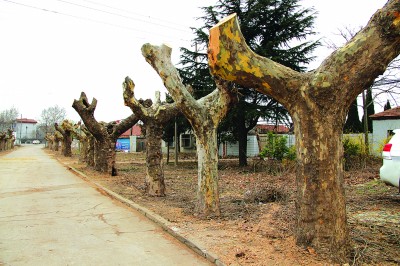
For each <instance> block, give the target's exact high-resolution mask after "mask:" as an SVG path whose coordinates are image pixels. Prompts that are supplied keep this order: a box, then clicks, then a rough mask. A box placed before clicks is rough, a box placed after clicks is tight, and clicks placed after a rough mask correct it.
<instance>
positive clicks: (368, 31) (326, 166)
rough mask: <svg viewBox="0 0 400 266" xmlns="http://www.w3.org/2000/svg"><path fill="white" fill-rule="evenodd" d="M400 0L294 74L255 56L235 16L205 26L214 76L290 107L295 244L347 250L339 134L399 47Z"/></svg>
mask: <svg viewBox="0 0 400 266" xmlns="http://www.w3.org/2000/svg"><path fill="white" fill-rule="evenodd" d="M399 13H400V4H399V0H389V1H388V2H387V4H386V5H385V7H384V8H382V9H380V10H378V11H377V13H376V14H375V15H374V16H373V17H372V19H371V20H370V21H369V23H368V25H367V26H366V27H365V28H363V29H362V30H361V31H360V32H359V33H358V34H357V35H356V36H354V38H352V39H351V40H350V41H349V42H348V43H347V44H346V45H344V46H343V47H342V48H340V49H338V50H337V51H335V52H334V53H332V54H331V55H330V56H329V57H328V58H327V59H326V60H325V61H324V62H323V63H322V64H321V66H320V67H318V68H317V69H316V70H314V71H312V72H308V73H299V72H296V71H294V70H292V69H289V68H287V67H285V66H282V65H280V64H278V63H276V62H273V61H272V60H270V59H267V58H263V57H261V56H258V55H256V54H255V53H254V52H253V51H251V50H250V49H249V47H248V46H247V45H246V44H245V40H244V38H243V35H242V34H241V32H240V29H239V24H238V21H237V19H236V15H231V16H228V17H227V18H225V19H223V20H221V22H220V23H218V24H217V25H216V26H215V27H213V28H212V29H211V30H210V41H209V53H208V58H209V65H210V71H211V73H212V74H213V75H216V76H218V77H221V78H224V79H226V80H230V81H233V82H235V83H237V84H239V85H242V86H245V87H247V88H255V89H257V91H259V92H261V93H263V94H266V95H269V96H272V97H274V98H275V99H276V100H277V101H278V102H280V103H282V104H283V105H284V106H285V107H286V108H287V110H288V111H289V112H290V114H291V117H292V119H293V122H294V130H295V134H296V148H297V158H298V173H297V190H298V197H297V211H298V219H297V231H296V239H297V243H298V244H300V245H302V246H311V247H314V248H315V249H316V251H317V253H320V254H325V255H327V256H329V257H330V258H332V260H334V261H335V262H340V263H344V262H346V260H347V256H348V255H349V250H350V249H349V242H348V231H347V225H346V204H345V196H344V188H343V162H342V159H343V148H342V146H341V145H342V144H341V133H342V129H343V125H344V122H345V116H346V114H347V110H348V109H349V107H350V105H351V104H352V102H353V101H354V99H355V98H356V97H357V95H358V94H359V93H361V90H362V89H363V88H366V87H369V86H370V85H371V84H372V83H373V81H374V79H375V78H376V77H377V76H379V75H380V74H382V73H383V72H384V70H385V67H386V66H387V65H388V64H389V63H390V62H391V61H392V60H393V59H394V58H395V57H396V56H397V55H399V53H400V45H399V43H400V20H399V16H398V14H399Z"/></svg>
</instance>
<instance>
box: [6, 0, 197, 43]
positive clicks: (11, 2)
mask: <svg viewBox="0 0 400 266" xmlns="http://www.w3.org/2000/svg"><path fill="white" fill-rule="evenodd" d="M2 1H3V2H7V3H10V4H15V5H20V6H24V7H27V8H32V9H36V10H40V11H43V12H49V13H53V14H55V15H61V16H66V17H71V18H75V19H79V20H85V21H90V22H94V23H99V24H105V25H108V26H113V27H116V28H122V29H126V30H131V31H136V32H140V33H145V34H151V35H157V36H163V37H167V38H170V39H169V40H173V39H171V36H169V35H163V34H159V33H152V32H148V31H144V30H140V29H136V28H132V27H128V26H123V25H119V24H114V23H109V22H105V21H101V20H97V19H91V18H88V17H81V16H77V15H72V14H67V13H63V12H60V11H56V10H51V9H47V8H42V7H37V6H33V5H28V4H23V3H19V2H15V1H12V0H2ZM57 1H59V0H57ZM60 1H61V0H60ZM62 2H64V1H62ZM136 38H138V39H143V40H145V38H144V37H136ZM178 40H181V41H189V40H186V39H182V38H179V39H178Z"/></svg>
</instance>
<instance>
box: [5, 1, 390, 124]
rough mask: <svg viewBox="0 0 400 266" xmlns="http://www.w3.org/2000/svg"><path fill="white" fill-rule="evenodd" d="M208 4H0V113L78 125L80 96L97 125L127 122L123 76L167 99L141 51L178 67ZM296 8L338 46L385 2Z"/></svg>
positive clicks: (140, 93)
mask: <svg viewBox="0 0 400 266" xmlns="http://www.w3.org/2000/svg"><path fill="white" fill-rule="evenodd" d="M215 2H216V0H215V1H214V0H169V1H161V0H146V1H129V0H90V1H89V0H79V1H78V0H0V36H1V38H0V111H2V110H5V109H9V108H10V107H12V106H14V107H16V108H17V109H18V110H19V112H20V113H21V114H22V116H23V117H26V118H33V119H36V120H40V114H41V111H42V110H43V109H45V108H48V107H51V106H54V105H56V104H57V105H59V106H60V107H64V108H65V109H66V111H67V118H69V119H72V120H74V121H78V120H79V116H78V114H77V113H76V112H75V110H74V109H73V108H72V107H71V105H72V102H73V100H74V99H78V98H79V96H80V93H81V91H84V92H85V93H86V95H87V96H88V98H89V100H91V99H92V98H93V97H95V98H96V99H97V100H98V103H97V108H96V111H95V117H96V118H97V120H99V121H100V120H103V121H111V120H118V119H123V118H125V117H127V116H128V115H130V114H131V111H130V109H129V108H128V107H125V106H124V104H123V99H122V86H121V84H122V82H123V80H124V78H125V76H130V77H131V78H132V79H133V81H134V82H135V83H136V89H135V91H136V97H137V98H140V97H141V98H153V96H154V92H155V91H156V90H159V91H161V92H162V94H164V92H166V90H165V88H164V87H163V84H162V82H161V80H160V78H159V77H158V75H157V74H156V72H155V71H154V70H153V69H152V68H151V67H150V65H148V64H147V63H146V62H145V60H144V58H143V57H142V55H141V52H140V48H141V46H142V45H143V44H144V43H147V42H148V43H152V44H156V45H159V44H161V43H167V44H169V45H170V46H171V47H172V48H173V55H172V57H173V62H174V63H178V61H179V54H180V51H179V47H186V48H190V40H191V39H192V38H193V35H192V33H191V31H190V29H189V28H190V27H193V26H195V27H197V26H199V25H201V22H199V21H196V20H195V18H197V17H199V16H202V15H203V14H202V12H201V10H200V9H199V7H201V6H207V5H213V4H214V3H215ZM17 3H18V4H17ZM71 3H73V4H71ZM301 3H302V5H304V6H306V7H312V6H313V7H315V9H316V10H317V11H318V16H317V19H316V21H315V31H317V32H319V35H318V37H320V38H327V39H331V40H332V39H335V38H337V42H341V38H340V37H337V36H336V35H335V33H337V32H338V29H340V28H343V27H345V26H348V27H350V28H357V27H359V26H363V25H366V24H367V22H368V20H369V19H370V17H371V16H372V14H373V13H374V12H375V11H376V10H377V9H379V8H380V7H382V6H383V5H384V4H385V3H386V0H336V1H321V0H303V1H301ZM98 4H101V5H98ZM79 5H80V6H79ZM28 6H29V7H28ZM83 6H85V7H90V8H91V9H89V8H85V7H83ZM107 6H108V7H107ZM111 7H112V8H111ZM93 9H98V10H97V11H96V10H93ZM45 10H47V11H45ZM99 10H101V11H99ZM54 11H55V12H54ZM56 12H58V13H56ZM115 14H118V15H115ZM330 52H331V51H329V50H327V49H326V48H320V49H318V50H317V51H316V52H315V55H317V56H318V59H317V60H316V61H315V62H314V63H313V64H311V66H310V67H311V68H315V67H316V66H318V65H319V64H320V63H321V61H322V60H323V59H324V58H325V57H326V56H327V55H329V53H330ZM376 111H379V109H378V110H376Z"/></svg>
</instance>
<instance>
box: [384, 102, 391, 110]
mask: <svg viewBox="0 0 400 266" xmlns="http://www.w3.org/2000/svg"><path fill="white" fill-rule="evenodd" d="M389 109H392V107H391V106H390V102H389V100H387V102H386V104H385V106H384V107H383V111H386V110H389Z"/></svg>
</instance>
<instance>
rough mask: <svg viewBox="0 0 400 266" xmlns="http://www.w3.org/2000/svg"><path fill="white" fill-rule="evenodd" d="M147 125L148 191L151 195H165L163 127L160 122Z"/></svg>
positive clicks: (146, 184)
mask: <svg viewBox="0 0 400 266" xmlns="http://www.w3.org/2000/svg"><path fill="white" fill-rule="evenodd" d="M145 126H146V139H147V144H146V180H145V186H146V193H147V194H148V195H150V196H159V197H163V196H165V183H164V169H163V161H162V158H163V156H162V151H161V138H162V131H163V127H162V126H161V125H160V124H158V123H150V122H149V123H147V124H145Z"/></svg>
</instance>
